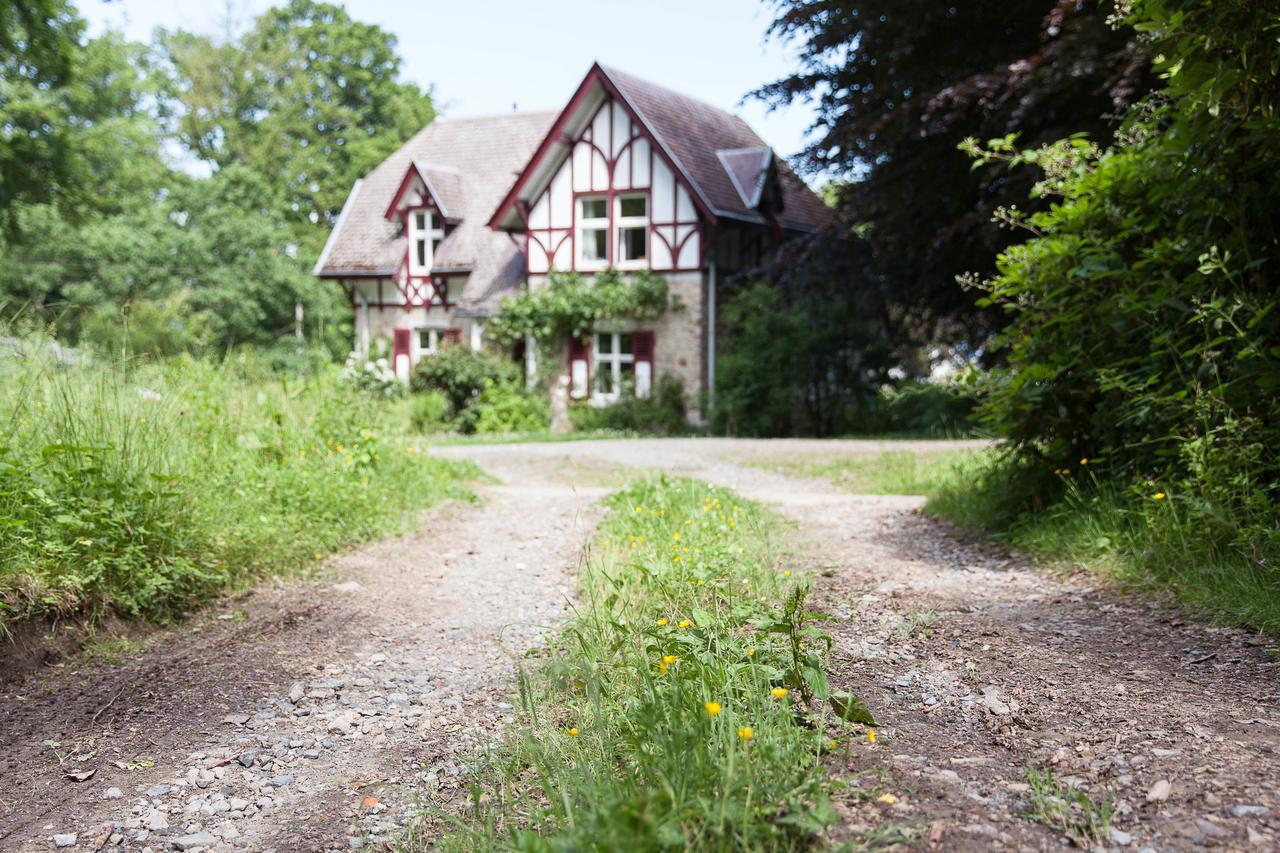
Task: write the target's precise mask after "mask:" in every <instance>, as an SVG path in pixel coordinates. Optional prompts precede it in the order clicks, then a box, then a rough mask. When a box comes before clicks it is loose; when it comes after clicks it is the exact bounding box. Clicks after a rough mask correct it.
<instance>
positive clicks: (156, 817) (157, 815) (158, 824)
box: [142, 809, 169, 832]
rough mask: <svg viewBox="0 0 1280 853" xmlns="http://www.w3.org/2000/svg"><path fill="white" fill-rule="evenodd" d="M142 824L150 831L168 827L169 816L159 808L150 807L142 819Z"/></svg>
mask: <svg viewBox="0 0 1280 853" xmlns="http://www.w3.org/2000/svg"><path fill="white" fill-rule="evenodd" d="M142 825H143V826H145V827H146V828H147V829H149V830H151V831H153V832H154V831H156V830H160V829H168V828H169V818H168V817H166V816H165V813H164V812H162V811H160V810H159V809H152V810H151V811H150V812H148V813H147V816H146V817H145V818H143V819H142Z"/></svg>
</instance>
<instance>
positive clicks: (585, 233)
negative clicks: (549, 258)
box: [574, 196, 609, 268]
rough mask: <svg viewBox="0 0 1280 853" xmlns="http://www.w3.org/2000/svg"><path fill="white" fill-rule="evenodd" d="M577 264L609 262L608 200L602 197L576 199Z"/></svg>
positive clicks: (593, 264) (590, 264)
mask: <svg viewBox="0 0 1280 853" xmlns="http://www.w3.org/2000/svg"><path fill="white" fill-rule="evenodd" d="M574 242H575V243H577V246H578V265H579V266H581V267H587V268H591V267H595V268H599V267H604V266H607V265H608V263H609V200H608V199H606V198H604V197H602V196H601V197H595V196H592V197H586V198H580V199H578V234H577V239H576V240H575V241H574Z"/></svg>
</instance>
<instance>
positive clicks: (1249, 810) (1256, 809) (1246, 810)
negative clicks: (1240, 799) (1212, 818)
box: [1231, 806, 1270, 817]
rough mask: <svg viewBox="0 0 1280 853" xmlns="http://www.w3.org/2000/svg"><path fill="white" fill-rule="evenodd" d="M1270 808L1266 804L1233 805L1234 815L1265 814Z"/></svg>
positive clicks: (1232, 812)
mask: <svg viewBox="0 0 1280 853" xmlns="http://www.w3.org/2000/svg"><path fill="white" fill-rule="evenodd" d="M1269 811H1270V809H1269V808H1267V807H1266V806H1232V807H1231V816H1232V817H1249V816H1250V815H1264V814H1266V813H1267V812H1269Z"/></svg>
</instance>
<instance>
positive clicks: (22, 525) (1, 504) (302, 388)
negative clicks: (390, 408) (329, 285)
mask: <svg viewBox="0 0 1280 853" xmlns="http://www.w3.org/2000/svg"><path fill="white" fill-rule="evenodd" d="M47 344H48V342H47V341H46V340H44V339H39V338H32V339H28V340H26V341H25V342H24V344H23V345H22V346H21V347H20V348H19V349H18V350H17V351H16V352H10V353H6V354H5V356H4V357H0V424H2V425H3V426H2V428H0V435H2V436H3V439H0V519H3V522H0V625H3V624H4V623H7V622H9V621H12V620H16V619H22V618H28V617H32V616H38V615H45V614H49V615H69V614H76V613H80V614H89V615H95V614H99V613H102V612H103V611H106V610H112V611H115V612H117V613H120V614H123V615H126V616H130V617H146V618H150V619H161V620H163V619H167V618H169V617H172V616H174V615H177V614H180V613H182V612H184V611H185V610H187V609H189V608H191V607H193V606H195V605H197V604H198V603H200V602H201V601H203V600H206V599H207V598H209V597H210V596H212V595H214V594H216V593H218V592H219V591H221V590H223V589H225V588H226V587H228V586H238V585H242V584H246V583H249V582H252V581H253V580H255V579H257V578H260V577H261V576H263V575H264V574H266V573H270V572H277V571H284V570H293V569H298V568H302V567H305V566H309V565H312V564H313V563H314V561H317V560H319V559H321V558H323V556H324V555H326V554H328V553H330V552H332V551H334V550H336V549H338V548H341V547H343V546H346V545H349V544H351V543H353V542H357V541H361V540H364V539H368V538H371V537H374V536H377V535H382V534H386V533H388V532H391V531H395V530H397V529H399V528H400V527H401V526H402V525H403V524H404V523H406V522H407V521H408V520H409V519H410V518H411V517H412V513H413V511H415V510H417V509H419V508H421V507H424V506H426V505H429V504H431V503H433V502H435V501H438V500H441V499H443V498H446V497H450V496H461V495H463V494H465V492H464V491H463V489H462V488H461V486H460V484H459V480H460V478H461V477H462V476H463V475H465V473H466V469H465V468H464V467H459V466H455V465H450V464H447V463H444V462H441V461H437V460H430V459H424V458H422V457H421V456H420V455H418V454H417V452H416V449H415V448H413V447H412V446H407V445H404V444H402V443H401V442H400V441H398V440H397V439H396V437H395V436H393V435H391V434H389V433H388V432H386V431H385V424H384V422H383V410H382V409H381V408H380V407H379V406H378V405H377V404H375V403H373V402H371V401H370V400H369V399H368V398H367V397H365V396H363V395H361V394H358V393H357V392H354V391H352V390H349V389H348V386H346V385H345V384H344V383H342V382H340V381H339V380H338V378H337V376H336V372H337V371H336V370H335V369H332V368H331V369H330V370H329V371H327V372H325V373H323V374H321V375H319V376H316V377H315V378H313V379H310V380H307V381H295V380H282V379H279V378H276V377H275V375H274V373H273V372H272V370H271V369H270V367H269V366H268V365H265V364H261V363H259V362H257V361H255V360H254V359H253V358H252V357H250V356H249V355H247V354H245V355H240V356H237V357H235V358H233V359H230V360H228V361H226V362H224V363H221V364H216V363H211V362H206V361H197V360H194V359H190V358H186V357H183V358H177V359H172V360H167V361H161V362H157V363H154V364H145V363H144V364H130V363H122V362H117V361H107V360H104V359H97V360H94V361H87V360H84V359H82V360H81V363H80V364H78V365H74V366H62V367H58V366H57V365H56V364H55V363H54V362H53V360H52V358H51V355H50V349H49V347H48V345H47Z"/></svg>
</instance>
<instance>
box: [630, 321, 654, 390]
mask: <svg viewBox="0 0 1280 853" xmlns="http://www.w3.org/2000/svg"><path fill="white" fill-rule="evenodd" d="M631 352H632V353H634V354H635V358H636V396H637V397H640V398H645V397H648V396H649V393H650V392H651V391H652V389H653V332H650V331H641V332H635V333H634V334H632V335H631Z"/></svg>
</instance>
